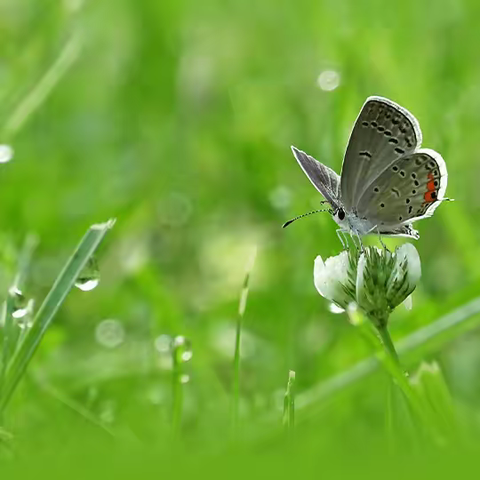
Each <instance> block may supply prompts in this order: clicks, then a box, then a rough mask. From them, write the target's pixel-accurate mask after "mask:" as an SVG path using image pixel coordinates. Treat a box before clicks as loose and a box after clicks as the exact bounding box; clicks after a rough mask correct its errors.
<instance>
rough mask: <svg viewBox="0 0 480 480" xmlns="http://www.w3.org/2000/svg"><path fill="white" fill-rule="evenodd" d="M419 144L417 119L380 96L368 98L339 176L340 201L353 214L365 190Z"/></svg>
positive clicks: (355, 126) (351, 137) (358, 119)
mask: <svg viewBox="0 0 480 480" xmlns="http://www.w3.org/2000/svg"><path fill="white" fill-rule="evenodd" d="M421 142H422V134H421V131H420V126H419V124H418V121H417V119H416V118H415V117H414V116H413V115H412V114H411V113H410V112H409V111H408V110H406V109H404V108H403V107H401V106H400V105H397V104H396V103H394V102H392V101H391V100H388V99H386V98H383V97H369V98H367V100H366V102H365V104H364V105H363V107H362V110H361V112H360V114H359V116H358V118H357V120H356V122H355V125H354V127H353V130H352V134H351V136H350V140H349V142H348V146H347V150H346V153H345V158H344V161H343V167H342V175H341V200H342V203H343V205H344V207H345V209H346V210H347V211H350V212H352V211H355V209H356V207H357V205H358V202H359V201H360V199H361V198H362V196H363V193H364V191H365V190H366V188H367V187H368V186H369V185H370V184H371V182H373V181H374V180H375V179H376V178H377V177H378V176H379V175H380V174H381V172H382V171H383V170H384V169H385V168H388V167H389V166H391V165H393V164H394V163H395V162H396V161H397V160H398V159H399V158H401V157H403V156H405V155H409V154H411V153H413V152H414V151H415V150H416V149H417V148H418V147H419V146H420V145H421Z"/></svg>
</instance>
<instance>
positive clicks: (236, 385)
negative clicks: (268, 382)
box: [232, 315, 243, 437]
mask: <svg viewBox="0 0 480 480" xmlns="http://www.w3.org/2000/svg"><path fill="white" fill-rule="evenodd" d="M242 320H243V316H242V315H239V316H238V318H237V325H236V331H235V353H234V356H233V389H232V433H233V436H234V437H236V436H237V431H238V407H239V402H240V341H241V336H242Z"/></svg>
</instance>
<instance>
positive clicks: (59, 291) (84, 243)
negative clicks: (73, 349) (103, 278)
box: [0, 220, 114, 413]
mask: <svg viewBox="0 0 480 480" xmlns="http://www.w3.org/2000/svg"><path fill="white" fill-rule="evenodd" d="M113 224H114V221H113V220H110V221H108V222H106V223H102V224H98V225H92V226H91V227H90V228H89V230H88V231H87V233H86V234H85V236H84V237H83V239H82V240H81V242H80V244H79V245H78V247H77V249H76V250H75V252H74V254H73V255H72V257H71V258H70V260H69V261H68V262H67V264H66V265H65V267H64V269H63V271H62V272H61V273H60V275H59V276H58V277H57V280H56V281H55V283H54V285H53V287H52V289H51V290H50V292H49V293H48V295H47V297H46V298H45V300H44V302H43V304H42V306H41V307H40V309H39V310H38V312H37V314H36V315H35V318H34V321H33V325H32V328H31V329H30V330H29V331H28V333H27V334H26V336H25V338H24V339H23V341H22V344H21V345H20V347H19V348H18V350H17V351H16V352H15V355H14V357H13V358H12V361H11V363H10V365H9V366H8V368H7V371H6V374H5V379H4V383H3V389H2V396H1V398H0V413H2V412H3V411H4V410H5V407H6V406H7V404H8V402H9V401H10V398H11V396H12V394H13V392H14V391H15V388H16V387H17V385H18V382H19V381H20V380H21V378H22V377H23V375H24V374H25V371H26V369H27V366H28V364H29V362H30V360H31V359H32V357H33V355H34V353H35V351H36V349H37V347H38V345H39V344H40V342H41V340H42V338H43V335H44V334H45V332H46V331H47V329H48V327H49V325H50V324H51V322H52V320H53V317H54V316H55V314H56V313H57V311H58V309H59V308H60V305H62V303H63V302H64V300H65V298H66V296H67V294H68V292H69V291H70V290H71V288H72V287H73V285H74V283H75V280H76V279H77V277H78V275H79V274H80V272H81V271H82V269H83V267H84V266H85V265H86V263H87V262H88V259H89V258H90V257H91V256H92V255H93V253H94V252H95V250H96V249H97V247H98V246H99V245H100V242H101V241H102V240H103V237H104V236H105V234H106V233H107V232H108V230H109V229H110V228H112V226H113Z"/></svg>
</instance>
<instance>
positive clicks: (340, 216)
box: [337, 208, 345, 220]
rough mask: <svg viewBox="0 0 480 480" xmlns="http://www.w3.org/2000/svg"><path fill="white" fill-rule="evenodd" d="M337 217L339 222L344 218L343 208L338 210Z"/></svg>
mask: <svg viewBox="0 0 480 480" xmlns="http://www.w3.org/2000/svg"><path fill="white" fill-rule="evenodd" d="M337 215H338V219H339V220H343V219H344V218H345V212H344V210H343V208H340V209H339V210H338V213H337Z"/></svg>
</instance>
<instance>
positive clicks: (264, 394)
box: [0, 0, 480, 453]
mask: <svg viewBox="0 0 480 480" xmlns="http://www.w3.org/2000/svg"><path fill="white" fill-rule="evenodd" d="M479 27H480V3H479V2H477V1H476V0H443V1H438V0H437V1H434V0H431V1H418V0H404V1H402V2H388V3H385V2H382V1H380V0H368V1H338V0H337V1H333V0H317V1H308V0H298V1H295V2H294V1H284V0H277V1H273V0H264V1H261V2H258V1H256V2H254V1H251V0H229V1H219V0H204V1H202V2H199V1H194V0H164V1H155V0H138V1H135V0H116V1H113V0H111V1H108V0H103V1H88V0H64V1H60V0H45V1H41V2H39V1H35V0H1V2H0V38H1V41H0V120H1V122H2V124H1V125H2V127H3V130H2V132H3V133H2V135H3V137H2V138H0V142H2V143H4V144H10V145H11V146H12V147H13V149H14V152H15V154H14V158H13V159H12V161H10V162H9V163H6V164H3V165H0V167H1V168H0V187H1V188H0V201H1V208H0V239H1V241H0V256H1V257H0V268H1V272H0V273H1V276H0V286H1V288H2V291H4V292H6V291H7V290H8V287H9V286H10V284H11V282H12V279H13V277H14V274H15V271H16V268H17V261H18V256H19V251H20V249H21V246H22V244H23V242H24V239H25V237H26V236H27V235H29V234H35V235H37V236H38V239H39V245H38V248H37V249H36V251H35V253H34V256H33V259H32V262H31V266H30V270H29V275H28V278H27V281H26V284H25V285H24V286H23V291H24V293H25V295H26V296H27V297H28V298H34V299H35V301H36V305H37V306H38V305H39V304H40V303H41V301H42V299H43V297H44V296H45V295H46V293H47V292H48V289H49V288H50V286H51V284H52V283H53V281H54V280H55V278H56V276H57V274H58V272H59V270H60V269H61V267H62V265H63V264H64V263H65V261H66V259H67V258H68V256H69V255H70V253H71V252H72V251H73V249H74V247H75V245H76V244H77V243H78V241H79V239H80V237H81V236H82V235H83V233H84V231H85V230H86V229H87V228H88V226H89V225H90V224H92V223H96V222H101V221H106V220H107V219H108V218H111V217H115V218H117V223H116V226H115V228H114V229H113V230H112V232H111V233H110V234H109V236H108V237H107V238H106V240H105V242H104V243H103V244H102V247H101V249H100V252H99V253H98V256H97V258H98V262H99V266H100V271H101V281H100V284H99V286H98V287H97V288H96V289H94V290H92V291H90V292H82V291H80V290H77V289H76V290H74V291H72V293H71V294H70V295H69V297H68V299H67V301H66V303H65V304H64V305H63V306H62V308H61V310H60V312H59V314H58V315H57V317H56V319H55V322H54V324H53V326H52V327H51V328H50V330H49V331H48V333H47V335H46V337H45V339H44V341H43V342H42V345H41V348H40V350H39V351H38V352H37V355H36V356H35V358H34V360H33V362H32V364H31V366H30V369H29V372H28V375H27V377H26V379H25V380H24V382H23V383H22V386H21V388H20V390H19V391H18V392H16V395H15V399H14V402H13V403H12V405H11V406H10V408H9V410H8V412H7V414H6V416H5V418H4V421H3V426H4V428H5V429H6V430H7V431H8V432H10V433H11V434H12V435H13V440H12V441H11V442H12V445H13V446H12V447H11V448H12V449H13V451H14V452H17V451H20V452H22V451H28V452H30V451H31V452H37V453H38V452H48V451H49V449H50V448H51V445H53V444H55V445H57V444H62V445H63V447H64V448H68V447H71V449H72V450H74V449H75V448H76V442H77V441H79V440H78V439H79V438H87V439H92V438H95V439H98V441H100V442H102V441H103V440H102V439H103V436H104V435H105V436H106V437H110V436H111V435H113V436H114V438H115V439H116V441H117V442H118V443H120V444H123V442H125V444H127V445H130V444H135V445H137V444H138V445H149V446H158V448H159V449H162V448H163V444H164V443H168V441H169V440H168V439H169V435H168V432H169V425H170V415H171V403H172V398H171V396H172V392H171V390H172V389H171V382H172V372H171V358H170V354H169V352H168V339H169V338H170V337H171V336H177V335H183V336H185V337H186V338H188V339H189V341H190V342H191V345H192V352H193V357H192V359H191V360H190V361H189V362H186V363H185V374H186V375H188V378H187V377H185V381H186V383H185V385H184V409H183V418H182V439H183V441H184V442H185V444H186V445H188V447H189V449H191V451H193V452H202V451H212V450H214V451H218V449H221V448H222V447H223V446H224V443H225V438H226V435H227V434H228V423H229V409H230V390H231V384H232V356H233V348H234V332H235V321H236V318H237V310H238V301H239V296H240V292H241V288H242V283H243V278H244V275H245V269H246V266H247V264H248V263H249V259H250V258H251V256H252V253H253V252H254V250H255V248H257V249H258V251H257V256H256V263H255V266H254V269H253V272H252V275H251V288H250V295H249V299H248V305H247V310H246V314H245V319H244V329H243V344H242V384H241V402H240V413H241V429H242V432H243V435H244V438H245V442H246V445H247V446H248V445H251V446H252V447H255V448H257V446H258V442H260V443H261V444H262V446H263V447H264V448H267V449H268V446H265V444H264V443H263V442H266V444H267V445H269V444H270V442H274V443H275V441H276V440H272V439H271V438H270V436H272V438H275V435H276V432H277V431H278V429H279V425H280V418H281V407H282V402H283V392H284V388H285V385H286V381H287V376H288V370H289V369H293V370H295V371H296V374H297V382H296V388H297V393H298V395H300V397H299V400H300V399H304V400H305V402H304V404H302V405H300V404H299V406H298V411H297V422H298V424H299V425H300V426H299V428H303V429H305V432H304V434H305V437H304V438H305V439H308V440H304V442H303V446H304V448H305V451H307V452H308V451H312V452H319V451H322V448H324V449H330V450H332V451H335V452H337V453H338V452H339V451H340V450H341V449H343V448H348V447H347V445H358V444H359V443H362V444H363V443H364V442H365V439H368V441H371V442H372V444H376V442H378V443H379V444H383V439H384V437H385V413H384V405H385V401H386V393H385V392H386V386H387V383H388V382H387V378H386V376H385V375H384V374H383V373H381V372H377V373H376V374H374V375H373V376H368V377H365V378H364V379H362V380H361V381H360V382H355V387H354V388H342V389H341V390H342V391H341V395H335V396H331V397H329V396H328V398H322V399H318V398H316V397H315V395H314V394H312V393H311V392H312V391H313V392H314V391H315V388H318V386H319V385H322V382H324V381H325V380H327V379H329V378H331V377H332V376H335V375H338V374H341V373H342V372H345V371H348V369H349V368H351V367H352V366H354V365H355V364H356V363H357V362H358V361H360V360H362V359H364V358H365V357H367V356H369V355H370V352H369V350H368V348H367V347H366V346H365V344H364V342H363V341H362V339H361V338H360V336H359V335H358V333H357V332H356V331H355V329H354V328H353V327H352V326H351V325H349V323H348V320H347V318H346V316H344V315H335V314H333V313H330V312H329V310H328V304H327V302H326V301H325V300H324V299H322V298H321V297H320V296H319V295H318V294H317V292H316V290H315V288H314V286H313V278H312V277H313V275H312V273H313V260H314V258H315V257H316V256H317V255H321V256H322V257H323V258H326V257H328V256H331V255H334V254H337V253H339V252H340V250H341V245H340V243H339V241H338V239H337V236H336V234H335V229H336V226H335V224H334V222H333V221H332V219H331V218H330V217H329V215H327V214H325V215H318V216H315V217H311V218H309V219H305V220H303V221H301V222H298V223H296V224H295V225H294V226H292V227H290V228H289V229H287V230H282V229H281V225H282V223H283V222H284V221H286V220H288V219H289V218H291V217H293V216H295V215H297V214H300V213H304V212H306V211H308V210H311V209H313V208H318V205H319V202H320V200H321V197H320V195H319V194H318V193H317V192H316V190H315V189H314V188H313V187H312V186H311V184H310V182H309V181H308V179H307V178H306V177H305V176H304V174H303V173H302V171H301V170H300V168H299V167H298V165H297V163H296V162H295V159H294V158H293V156H292V154H291V151H290V145H292V144H293V145H295V146H297V147H298V148H301V149H302V150H305V151H307V152H308V153H310V154H311V155H313V156H314V157H316V158H317V159H318V160H320V161H322V162H324V163H326V164H328V165H329V166H331V167H332V168H334V169H335V170H336V171H338V172H339V171H340V168H341V163H342V157H343V152H344V149H345V146H346V141H347V139H348V135H349V132H350V129H351V127H352V125H353V122H354V120H355V118H356V116H357V114H358V112H359V109H360V107H361V106H362V104H363V102H364V100H365V98H366V97H368V96H370V95H382V96H386V97H388V98H391V99H392V100H394V101H396V102H398V103H400V104H401V105H402V106H405V107H406V108H408V109H409V110H410V111H412V113H413V114H414V115H415V116H416V117H417V118H418V119H419V121H420V124H421V127H422V131H423V136H424V146H426V147H430V148H433V149H435V150H438V151H439V152H440V153H441V154H442V155H443V157H444V158H445V160H446V163H447V166H448V173H449V184H448V188H447V195H448V196H449V197H453V198H455V199H456V202H453V203H448V204H444V205H442V206H441V207H440V208H439V209H438V210H437V211H436V213H435V215H434V217H432V218H431V219H428V220H426V221H422V222H420V223H418V224H416V228H418V230H419V231H420V235H421V238H420V240H419V241H418V242H415V246H416V247H417V249H418V251H419V253H420V257H421V259H422V280H421V284H420V285H419V287H418V288H417V290H416V291H415V293H414V296H413V310H412V311H411V312H408V311H406V310H405V309H403V307H402V308H398V309H397V311H396V312H395V313H394V315H393V316H392V318H391V322H392V323H391V332H392V336H393V338H394V340H399V339H401V338H403V337H405V336H407V335H408V334H410V333H411V332H414V331H416V330H417V329H419V328H421V327H422V326H425V325H428V324H431V323H433V322H435V321H436V320H437V319H438V318H440V317H441V316H442V315H444V314H446V313H448V312H451V311H454V310H455V309H456V308H458V307H461V306H463V305H465V304H467V303H468V302H470V301H471V300H474V299H475V298H476V297H477V296H478V295H479V290H480V247H479V240H480V228H479V227H478V225H479V222H480V189H479V188H478V179H479V178H480V163H479V153H478V152H479V140H478V139H479V136H478V135H479V134H478V132H479V131H480V58H479V55H480V54H479V49H478V45H479V43H480V33H479V32H480V28H479ZM368 242H370V243H372V244H376V243H377V240H376V239H375V238H373V239H371V240H368ZM386 242H387V243H388V245H389V246H390V247H394V246H396V245H399V244H401V243H402V240H399V241H397V240H392V239H388V240H386ZM477 310H478V308H477ZM477 324H480V315H478V314H476V315H473V316H470V317H468V320H467V321H465V322H463V321H462V322H461V326H460V328H456V329H450V330H448V331H447V332H446V333H445V334H444V335H442V337H441V338H440V339H437V340H435V341H433V342H424V343H422V345H421V347H420V348H417V349H416V350H415V351H414V352H412V354H411V355H409V357H408V358H406V359H405V362H406V363H407V365H408V366H409V368H410V367H411V368H412V369H415V368H416V366H417V365H418V363H419V362H420V361H421V360H431V359H436V360H437V361H438V362H439V363H440V365H441V367H442V369H443V371H444V374H445V376H446V378H447V383H448V385H449V387H450V389H451V392H452V395H453V398H454V401H455V404H456V405H457V407H458V411H459V415H460V416H461V417H462V418H465V419H466V423H468V425H469V427H470V429H471V430H472V436H473V437H475V435H476V434H477V430H478V427H480V425H479V423H480V409H479V407H478V402H479V399H480V376H479V375H478V373H477V372H478V369H479V367H480V349H479V342H480V330H479V329H478V328H476V325H477ZM464 327H465V328H464ZM467 327H468V328H467ZM168 336H170V337H168ZM312 389H313V390H312ZM302 394H304V395H305V396H303V397H301V395H302ZM312 395H313V396H312ZM302 425H303V426H302ZM307 432H310V433H309V434H307ZM265 438H268V439H269V440H265ZM249 442H250V443H249ZM340 445H342V447H341V448H340ZM337 447H338V448H337ZM155 448H156V447H155ZM323 451H325V450H323Z"/></svg>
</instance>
